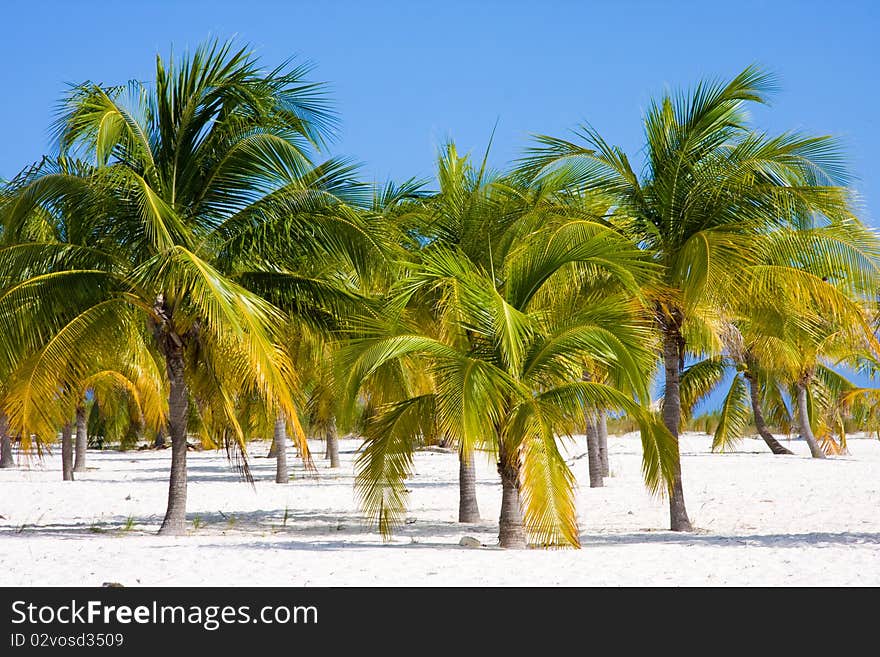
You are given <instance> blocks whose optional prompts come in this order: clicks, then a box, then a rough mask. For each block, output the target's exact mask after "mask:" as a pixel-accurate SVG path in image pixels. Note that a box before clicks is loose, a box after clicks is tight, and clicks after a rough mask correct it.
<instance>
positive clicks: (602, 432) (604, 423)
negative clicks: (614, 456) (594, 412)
mask: <svg viewBox="0 0 880 657" xmlns="http://www.w3.org/2000/svg"><path fill="white" fill-rule="evenodd" d="M597 427H598V429H599V457H600V459H601V461H602V476H603V477H609V476H610V475H611V468H610V466H609V465H608V416H607V415H606V414H605V411H599V419H598V422H597Z"/></svg>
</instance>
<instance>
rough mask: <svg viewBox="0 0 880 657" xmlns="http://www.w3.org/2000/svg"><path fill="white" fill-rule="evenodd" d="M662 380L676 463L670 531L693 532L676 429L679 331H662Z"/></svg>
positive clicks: (678, 416)
mask: <svg viewBox="0 0 880 657" xmlns="http://www.w3.org/2000/svg"><path fill="white" fill-rule="evenodd" d="M663 366H664V369H665V374H666V380H665V381H664V399H663V424H665V425H666V428H667V429H668V430H669V433H671V434H672V435H673V436H674V437H675V463H674V464H673V480H672V490H671V491H670V493H669V528H670V529H671V530H672V531H674V532H689V531H693V527H692V526H691V521H690V519H689V518H688V514H687V509H686V508H685V505H684V488H683V487H682V483H681V454H680V453H679V449H678V428H679V426H680V425H681V390H680V385H681V333H680V332H679V329H678V328H671V329H670V328H667V329H665V330H664V331H663Z"/></svg>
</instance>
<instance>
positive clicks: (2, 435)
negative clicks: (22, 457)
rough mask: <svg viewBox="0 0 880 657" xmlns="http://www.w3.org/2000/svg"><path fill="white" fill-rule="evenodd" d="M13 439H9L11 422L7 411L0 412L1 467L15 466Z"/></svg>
mask: <svg viewBox="0 0 880 657" xmlns="http://www.w3.org/2000/svg"><path fill="white" fill-rule="evenodd" d="M14 467H15V458H13V456H12V441H11V440H10V439H9V422H8V421H7V420H6V413H0V468H14Z"/></svg>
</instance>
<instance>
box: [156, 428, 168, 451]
mask: <svg viewBox="0 0 880 657" xmlns="http://www.w3.org/2000/svg"><path fill="white" fill-rule="evenodd" d="M153 447H154V448H155V449H162V448H163V447H165V432H164V431H163V430H162V429H157V430H156V439H155V440H154V441H153Z"/></svg>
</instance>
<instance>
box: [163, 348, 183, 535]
mask: <svg viewBox="0 0 880 657" xmlns="http://www.w3.org/2000/svg"><path fill="white" fill-rule="evenodd" d="M174 337H176V336H174ZM165 367H166V369H167V371H168V382H169V384H170V386H169V387H170V391H169V393H168V432H169V433H170V434H171V478H170V479H169V482H168V508H167V509H166V511H165V519H164V520H163V521H162V527H161V528H160V529H159V533H160V534H170V535H172V536H176V535H180V534H184V533H186V424H187V416H188V414H189V395H188V394H187V389H186V380H185V379H184V376H183V368H184V364H183V344H182V343H181V342H180V340H179V339H177V340H173V339H171V338H170V337H169V339H167V340H166V349H165Z"/></svg>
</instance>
